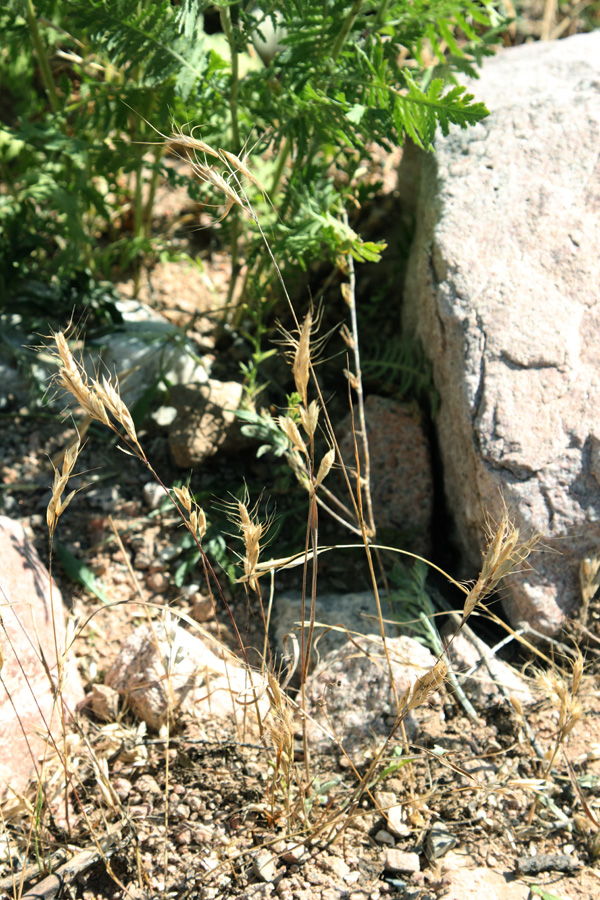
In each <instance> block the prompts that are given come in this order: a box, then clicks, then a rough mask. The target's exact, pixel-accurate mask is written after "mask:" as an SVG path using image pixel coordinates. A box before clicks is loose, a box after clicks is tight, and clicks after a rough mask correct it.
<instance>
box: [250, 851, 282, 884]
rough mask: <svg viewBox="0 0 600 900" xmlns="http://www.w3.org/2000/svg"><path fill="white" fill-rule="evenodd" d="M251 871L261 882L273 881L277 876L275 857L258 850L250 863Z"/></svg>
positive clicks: (267, 852)
mask: <svg viewBox="0 0 600 900" xmlns="http://www.w3.org/2000/svg"><path fill="white" fill-rule="evenodd" d="M252 869H253V871H254V874H255V875H256V876H257V878H260V880H261V881H266V882H271V881H274V880H275V878H276V876H277V860H276V857H274V856H273V854H272V853H269V851H268V850H259V852H258V853H257V854H256V856H255V857H254V860H253V862H252Z"/></svg>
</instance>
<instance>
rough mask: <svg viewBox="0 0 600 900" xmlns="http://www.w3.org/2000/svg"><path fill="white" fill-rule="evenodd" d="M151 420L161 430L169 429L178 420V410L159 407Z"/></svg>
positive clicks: (171, 407)
mask: <svg viewBox="0 0 600 900" xmlns="http://www.w3.org/2000/svg"><path fill="white" fill-rule="evenodd" d="M150 418H151V419H152V421H153V422H154V424H155V425H158V427H159V428H168V427H169V425H171V424H172V423H173V422H174V421H175V419H176V418H177V410H176V409H175V407H174V406H159V408H158V409H156V410H155V411H154V412H152V413H150ZM153 508H154V507H153Z"/></svg>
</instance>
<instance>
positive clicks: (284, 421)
mask: <svg viewBox="0 0 600 900" xmlns="http://www.w3.org/2000/svg"><path fill="white" fill-rule="evenodd" d="M278 422H279V427H280V428H281V430H282V431H283V433H284V434H285V435H286V436H287V438H288V440H289V442H290V443H291V445H292V447H293V448H294V450H297V451H298V452H299V453H303V454H304V455H305V456H306V457H308V450H307V449H306V444H305V443H304V441H303V440H302V437H301V436H300V431H299V429H298V426H297V425H296V423H295V422H294V420H293V419H292V418H291V417H290V416H279V419H278Z"/></svg>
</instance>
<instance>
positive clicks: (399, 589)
mask: <svg viewBox="0 0 600 900" xmlns="http://www.w3.org/2000/svg"><path fill="white" fill-rule="evenodd" d="M427 572H428V566H427V563H426V562H424V561H423V560H420V559H416V560H415V561H414V563H413V565H412V566H411V568H410V569H408V568H407V567H406V566H404V565H402V563H396V564H395V565H394V568H393V569H392V571H391V573H390V581H391V582H392V584H394V585H395V588H396V589H395V590H394V591H393V593H392V594H391V595H390V597H389V601H390V603H391V604H392V608H393V610H394V617H395V619H396V621H397V622H398V624H399V625H400V627H401V628H402V629H403V630H405V631H406V630H408V631H410V632H411V633H412V634H413V636H414V637H415V639H416V640H418V641H420V642H421V643H422V644H425V645H427V646H428V647H429V648H430V649H431V650H432V651H433V652H434V653H436V654H438V653H441V652H442V649H443V648H442V643H441V640H440V636H439V634H438V631H437V628H436V627H435V609H434V606H433V603H432V602H431V598H430V596H429V593H428V592H427V590H426V588H425V582H426V581H427Z"/></svg>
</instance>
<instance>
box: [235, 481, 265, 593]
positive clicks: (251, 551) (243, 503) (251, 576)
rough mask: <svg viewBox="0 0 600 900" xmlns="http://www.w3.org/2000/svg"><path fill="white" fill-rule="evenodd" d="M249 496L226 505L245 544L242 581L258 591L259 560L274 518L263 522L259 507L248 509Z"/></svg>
mask: <svg viewBox="0 0 600 900" xmlns="http://www.w3.org/2000/svg"><path fill="white" fill-rule="evenodd" d="M248 502H249V498H248V494H247V492H245V494H244V497H243V498H242V499H241V500H235V501H233V502H231V503H225V504H224V505H225V507H226V508H227V511H228V515H229V518H230V520H231V521H232V522H234V524H235V525H236V526H237V528H239V530H240V532H241V535H242V540H243V542H244V554H243V555H240V559H241V561H242V565H243V567H244V575H243V577H242V579H241V580H242V581H245V582H247V583H248V584H249V585H250V587H251V588H252V590H253V591H256V593H258V592H259V589H258V560H259V557H260V552H261V549H262V546H263V544H264V543H265V541H264V539H265V537H266V535H267V532H268V531H269V529H270V527H271V524H272V516H268V517H267V519H266V520H265V521H264V522H261V521H260V519H259V518H258V515H257V511H256V509H257V505H258V504H255V506H254V507H253V508H252V509H249V508H248Z"/></svg>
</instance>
